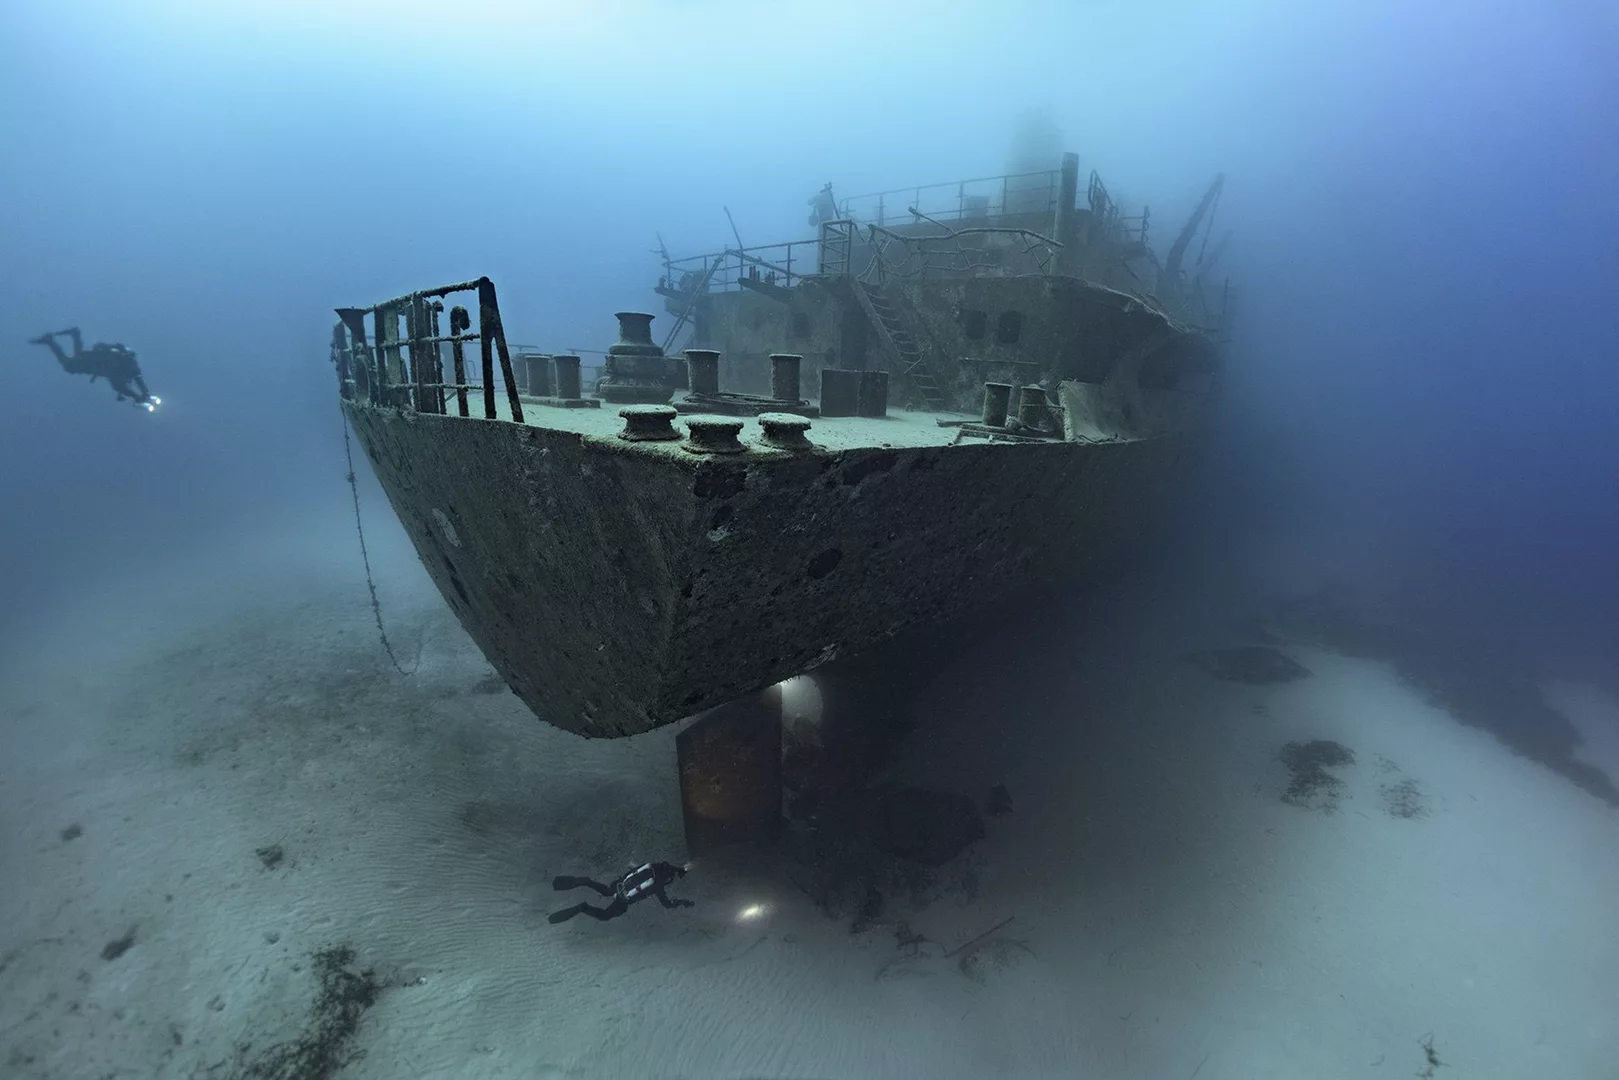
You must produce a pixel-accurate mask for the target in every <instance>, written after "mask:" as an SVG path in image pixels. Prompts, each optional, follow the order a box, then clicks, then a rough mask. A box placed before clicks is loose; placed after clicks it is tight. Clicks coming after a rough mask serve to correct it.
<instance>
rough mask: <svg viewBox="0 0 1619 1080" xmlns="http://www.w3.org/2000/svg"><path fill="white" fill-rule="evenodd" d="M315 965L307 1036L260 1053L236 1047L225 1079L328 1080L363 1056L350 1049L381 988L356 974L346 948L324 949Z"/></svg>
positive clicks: (370, 975)
mask: <svg viewBox="0 0 1619 1080" xmlns="http://www.w3.org/2000/svg"><path fill="white" fill-rule="evenodd" d="M311 961H312V965H311V966H312V969H313V971H314V975H315V978H316V979H317V980H319V983H320V991H319V993H318V994H317V996H316V998H315V1003H314V1004H313V1005H312V1006H311V1007H310V1010H309V1017H308V1019H307V1020H306V1021H305V1024H304V1030H303V1033H302V1034H301V1035H300V1036H298V1038H296V1039H291V1040H288V1041H286V1042H279V1043H275V1044H273V1045H271V1046H268V1047H265V1048H264V1049H263V1050H260V1051H258V1052H257V1053H254V1052H253V1047H252V1045H251V1044H247V1043H244V1044H242V1045H240V1046H238V1047H237V1050H236V1061H235V1062H234V1064H233V1065H232V1066H231V1068H230V1071H229V1072H228V1073H226V1074H225V1075H226V1076H227V1077H228V1078H229V1080H330V1078H331V1077H333V1076H335V1075H337V1073H338V1071H339V1070H340V1069H342V1068H343V1066H345V1065H347V1064H348V1063H349V1062H351V1061H353V1060H354V1059H355V1058H357V1057H359V1056H360V1051H358V1050H355V1049H353V1048H352V1047H351V1046H350V1043H351V1042H352V1041H353V1039H354V1033H355V1032H356V1031H358V1030H359V1027H360V1020H361V1018H362V1017H364V1016H365V1013H366V1010H367V1009H369V1008H371V1006H373V1005H375V1004H376V1003H377V998H378V997H379V996H381V994H382V984H381V983H380V982H379V981H378V979H377V976H376V973H375V972H373V971H371V970H370V969H367V970H364V971H358V972H356V971H354V970H352V968H353V967H354V950H353V949H350V948H348V947H346V946H337V947H334V948H330V949H323V950H321V951H320V952H318V953H316V954H315V955H314V956H313V957H312V958H311ZM209 1072H210V1074H212V1073H213V1070H212V1069H211V1070H209Z"/></svg>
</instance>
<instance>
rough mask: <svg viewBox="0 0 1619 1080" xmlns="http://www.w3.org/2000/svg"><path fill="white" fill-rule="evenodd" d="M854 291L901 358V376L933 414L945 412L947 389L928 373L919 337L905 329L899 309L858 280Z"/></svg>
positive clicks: (873, 321) (877, 290)
mask: <svg viewBox="0 0 1619 1080" xmlns="http://www.w3.org/2000/svg"><path fill="white" fill-rule="evenodd" d="M853 284H854V290H855V293H856V295H858V296H859V297H860V300H861V306H862V307H863V308H865V309H866V317H867V318H869V319H870V320H871V322H872V324H873V325H874V326H876V328H877V330H878V332H879V333H880V334H881V335H882V337H883V340H884V341H886V342H887V343H888V347H889V348H890V349H891V350H892V351H893V352H894V354H895V355H896V356H897V357H898V358H899V374H900V375H901V376H902V377H903V378H906V379H909V380H910V381H911V385H913V386H914V387H916V392H917V393H918V394H919V395H920V396H921V398H922V403H923V405H924V406H926V408H927V409H928V410H929V411H931V412H944V411H946V410H945V397H944V390H943V388H942V387H940V386H939V381H938V380H937V379H936V378H934V377H933V373H932V372H931V371H929V370H928V363H927V356H926V355H925V354H924V353H923V351H922V347H921V346H920V345H919V344H918V343H917V341H916V338H915V337H914V336H912V334H911V332H910V331H909V330H907V329H906V328H905V320H904V319H902V318H901V317H900V314H899V310H898V308H897V307H896V306H895V305H894V303H893V302H892V301H890V300H889V299H888V298H887V297H886V296H884V295H883V294H882V292H881V291H880V290H879V289H878V287H876V286H873V285H867V284H866V283H864V282H860V281H856V282H854V283H853Z"/></svg>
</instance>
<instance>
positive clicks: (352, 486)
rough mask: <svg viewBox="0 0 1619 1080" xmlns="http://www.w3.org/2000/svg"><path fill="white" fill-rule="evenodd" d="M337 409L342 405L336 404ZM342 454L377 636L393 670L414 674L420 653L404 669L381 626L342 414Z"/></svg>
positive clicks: (380, 613)
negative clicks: (412, 664)
mask: <svg viewBox="0 0 1619 1080" xmlns="http://www.w3.org/2000/svg"><path fill="white" fill-rule="evenodd" d="M338 408H339V410H341V409H342V406H341V405H339V406H338ZM343 456H344V457H346V458H347V459H348V463H349V473H348V482H349V494H350V495H351V496H353V498H354V532H355V535H356V536H358V537H359V538H360V560H361V561H362V562H364V563H365V587H366V588H367V589H369V590H370V592H371V615H372V617H373V618H375V619H376V622H377V637H378V638H379V639H380V640H381V641H382V650H383V652H386V653H387V654H388V661H389V662H390V663H391V664H393V666H394V670H395V671H397V672H399V674H401V675H414V674H416V669H417V668H419V667H421V666H422V658H421V656H420V655H418V656H417V657H416V664H415V666H413V667H412V668H411V669H410V670H409V671H406V670H405V669H404V667H403V666H401V665H400V663H399V658H398V657H397V656H395V655H394V647H393V644H392V643H391V642H390V641H389V640H388V631H386V630H384V629H383V628H382V605H381V603H379V602H378V601H377V583H376V581H375V580H374V579H373V578H372V576H371V556H370V554H369V553H367V551H366V549H365V526H364V525H363V524H362V523H361V521H360V485H359V482H358V481H357V480H356V479H355V477H354V449H353V446H352V445H351V444H350V442H349V418H348V414H347V413H344V414H343Z"/></svg>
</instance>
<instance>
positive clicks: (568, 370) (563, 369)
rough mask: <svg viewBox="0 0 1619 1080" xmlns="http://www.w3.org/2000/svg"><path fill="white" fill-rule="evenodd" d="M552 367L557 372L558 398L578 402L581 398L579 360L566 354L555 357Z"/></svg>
mask: <svg viewBox="0 0 1619 1080" xmlns="http://www.w3.org/2000/svg"><path fill="white" fill-rule="evenodd" d="M551 366H552V368H553V369H554V370H555V372H556V392H557V397H559V398H562V399H564V400H570V401H571V400H577V399H578V398H579V397H580V393H579V358H578V357H577V356H569V355H567V354H566V353H564V354H563V355H561V356H553V357H551Z"/></svg>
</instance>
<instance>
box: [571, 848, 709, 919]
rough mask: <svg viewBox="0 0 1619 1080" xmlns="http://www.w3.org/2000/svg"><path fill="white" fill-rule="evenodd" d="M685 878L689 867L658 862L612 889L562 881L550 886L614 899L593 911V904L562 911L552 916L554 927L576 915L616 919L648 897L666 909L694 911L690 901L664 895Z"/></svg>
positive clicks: (637, 870) (574, 880)
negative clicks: (690, 908)
mask: <svg viewBox="0 0 1619 1080" xmlns="http://www.w3.org/2000/svg"><path fill="white" fill-rule="evenodd" d="M685 876H686V867H684V866H676V865H675V864H673V863H666V862H656V863H642V864H641V865H640V866H637V867H636V868H635V869H634V870H631V871H630V872H629V873H627V874H625V875H624V876H623V877H621V878H619V879H618V880H617V881H615V882H613V884H611V885H603V884H602V883H601V882H599V881H592V880H591V879H590V878H582V877H559V878H556V879H555V880H553V881H552V882H551V887H552V888H553V889H579V888H585V889H595V890H596V892H598V893H600V894H601V895H602V896H606V897H611V902H610V903H608V904H607V906H606V907H592V906H591V905H590V904H582V903H581V904H575V905H573V906H572V907H567V908H563V909H562V910H561V911H554V912H552V913H551V921H552V922H554V923H560V922H567V921H568V920H569V919H571V918H573V917H574V916H575V915H589V916H590V917H591V918H592V919H595V920H597V921H598V922H606V921H607V920H608V919H616V918H618V917H619V916H620V915H622V914H624V913H625V912H626V911H628V910H630V905H631V904H633V903H635V902H636V901H638V900H645V899H646V898H647V897H648V896H656V897H657V898H658V903H660V904H662V905H663V906H664V907H666V908H677V907H691V906H692V902H691V901H690V900H671V899H669V894H668V893H666V892H664V889H666V888H667V887H668V886H669V885H670V883H672V882H673V881H674V880H675V879H676V878H683V877H685Z"/></svg>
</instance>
